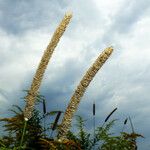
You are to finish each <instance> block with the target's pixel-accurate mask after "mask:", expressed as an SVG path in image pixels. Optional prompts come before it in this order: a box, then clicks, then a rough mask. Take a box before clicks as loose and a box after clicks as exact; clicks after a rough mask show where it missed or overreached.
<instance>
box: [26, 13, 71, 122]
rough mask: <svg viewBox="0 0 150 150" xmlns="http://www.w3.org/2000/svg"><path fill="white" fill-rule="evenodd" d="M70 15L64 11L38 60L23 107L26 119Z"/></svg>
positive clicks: (32, 107)
mask: <svg viewBox="0 0 150 150" xmlns="http://www.w3.org/2000/svg"><path fill="white" fill-rule="evenodd" d="M71 17H72V14H71V13H66V14H65V16H64V18H63V20H62V21H61V23H60V24H59V26H58V28H57V29H56V31H55V32H54V34H53V36H52V39H51V41H50V43H49V45H48V46H47V49H46V50H45V51H44V54H43V57H42V59H41V61H40V64H39V66H38V68H37V70H36V73H35V76H34V78H33V81H32V84H31V87H30V90H29V92H28V94H27V96H26V106H25V109H24V118H27V119H28V120H29V119H30V118H31V117H32V111H33V109H34V103H35V98H36V96H37V93H38V90H39V88H40V85H41V82H42V78H43V76H44V72H45V70H46V68H47V65H48V62H49V60H50V58H51V56H52V54H53V51H54V49H55V47H56V46H57V44H58V42H59V40H60V38H61V36H62V35H63V33H64V31H65V29H66V27H67V25H68V24H69V22H70V19H71Z"/></svg>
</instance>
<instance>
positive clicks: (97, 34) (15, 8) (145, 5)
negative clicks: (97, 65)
mask: <svg viewBox="0 0 150 150" xmlns="http://www.w3.org/2000/svg"><path fill="white" fill-rule="evenodd" d="M67 11H72V12H73V18H72V20H71V23H70V24H69V26H68V28H67V30H66V32H65V34H64V35H63V37H62V38H61V40H60V42H59V44H58V46H57V48H56V49H55V52H54V54H53V56H52V59H51V60H50V63H49V65H48V68H47V70H46V73H45V76H44V79H43V82H42V85H41V88H40V92H41V94H42V95H44V96H45V97H46V99H47V108H48V109H49V111H50V110H55V109H61V110H64V109H65V108H66V106H67V104H68V102H69V99H70V97H71V95H72V94H73V91H74V89H75V87H76V86H77V85H78V83H79V81H80V80H81V78H82V76H83V75H84V73H85V72H86V70H87V69H88V68H89V67H90V65H91V64H92V62H93V61H94V60H95V59H96V57H97V56H98V55H99V54H100V53H101V52H102V50H103V49H105V48H106V47H108V46H111V45H112V46H113V47H114V52H113V54H112V55H111V57H110V58H109V60H108V61H107V62H106V63H105V64H104V66H103V67H102V69H101V70H100V71H99V72H98V73H97V75H96V77H95V78H94V80H93V81H92V82H91V84H90V86H89V87H88V89H87V91H86V93H85V95H84V97H83V98H82V101H81V103H80V105H79V109H78V114H80V115H82V116H85V118H88V119H89V120H91V116H92V103H93V101H95V103H96V117H97V119H96V121H97V122H96V124H97V125H98V124H99V123H100V122H102V121H103V120H104V118H105V117H106V115H107V114H108V113H109V112H110V111H111V110H112V109H114V108H115V107H117V108H118V110H117V112H116V113H115V114H114V116H113V117H114V118H117V119H119V121H118V123H117V124H119V127H118V129H119V130H121V127H122V122H123V121H124V119H125V118H126V117H128V116H129V115H130V116H131V118H132V120H133V123H134V126H135V130H136V131H138V132H139V133H141V134H143V135H144V136H145V139H144V140H143V139H140V140H139V142H138V143H139V144H138V145H139V147H140V148H139V149H142V150H147V149H148V147H150V144H149V141H150V130H149V126H150V117H149V114H150V49H149V47H150V46H149V45H150V42H149V41H150V2H149V0H138V1H137V0H113V1H110V0H80V1H77V0H72V1H70V0H60V1H59V0H45V1H41V0H30V1H27V0H0V69H1V71H0V117H2V116H5V115H6V114H7V110H8V108H9V107H11V105H12V104H22V103H21V101H22V100H21V99H20V98H21V97H22V96H23V95H24V93H23V92H22V90H23V89H29V87H30V84H31V81H32V78H33V75H34V73H35V71H36V68H37V66H38V63H39V61H40V59H41V56H42V54H43V51H44V50H45V48H46V47H47V44H48V43H49V41H50V38H51V36H52V34H53V32H54V31H55V29H56V27H57V26H58V24H59V22H60V21H61V19H62V18H63V16H64V14H65V12H67ZM89 124H90V123H89ZM129 130H130V129H129Z"/></svg>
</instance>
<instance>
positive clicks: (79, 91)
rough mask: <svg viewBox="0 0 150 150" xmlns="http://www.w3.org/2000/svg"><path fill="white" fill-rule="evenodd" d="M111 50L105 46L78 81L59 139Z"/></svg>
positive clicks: (67, 128)
mask: <svg viewBox="0 0 150 150" xmlns="http://www.w3.org/2000/svg"><path fill="white" fill-rule="evenodd" d="M112 51H113V48H112V47H108V48H106V49H105V50H104V51H103V52H102V53H101V54H100V55H99V57H98V58H97V59H96V61H95V62H94V63H93V65H92V66H91V67H90V68H89V69H88V71H87V72H86V74H85V75H84V76H83V78H82V80H81V81H80V83H79V85H78V86H77V88H76V90H75V92H74V94H73V95H72V97H71V100H70V103H69V105H68V107H67V109H66V111H65V114H64V117H63V120H62V123H61V126H60V129H59V133H58V137H59V140H60V141H62V140H65V139H66V135H67V132H68V130H69V128H70V126H71V121H72V118H73V115H74V113H75V112H76V111H77V108H78V105H79V103H80V100H81V98H82V96H83V94H84V93H85V91H86V89H87V87H88V85H89V84H90V82H91V81H92V79H93V78H94V76H95V75H96V73H97V72H98V70H99V69H100V68H101V67H102V65H103V64H104V63H105V61H106V60H107V59H108V58H109V56H110V55H111V53H112Z"/></svg>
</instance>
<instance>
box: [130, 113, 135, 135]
mask: <svg viewBox="0 0 150 150" xmlns="http://www.w3.org/2000/svg"><path fill="white" fill-rule="evenodd" d="M129 121H130V125H131V129H132V133H135V132H134V127H133V123H132V120H131V118H130V116H129Z"/></svg>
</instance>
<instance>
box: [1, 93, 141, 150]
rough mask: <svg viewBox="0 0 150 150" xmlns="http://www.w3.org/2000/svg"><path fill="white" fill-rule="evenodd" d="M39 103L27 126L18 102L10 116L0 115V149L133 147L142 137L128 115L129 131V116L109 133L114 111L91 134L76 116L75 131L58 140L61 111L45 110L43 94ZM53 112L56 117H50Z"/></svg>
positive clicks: (123, 149) (122, 149) (102, 149)
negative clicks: (0, 128)
mask: <svg viewBox="0 0 150 150" xmlns="http://www.w3.org/2000/svg"><path fill="white" fill-rule="evenodd" d="M40 103H42V104H43V111H42V113H41V111H40V110H39V109H38V107H35V109H34V111H33V115H32V118H31V119H30V120H29V121H28V122H27V124H26V126H25V121H24V117H23V110H22V108H21V107H19V106H18V105H13V106H12V109H11V110H10V111H11V112H12V113H13V114H14V115H13V116H12V117H10V118H1V119H0V122H1V123H2V122H3V128H4V132H5V134H4V135H3V136H1V137H0V150H136V149H137V143H136V139H137V138H138V137H143V136H142V135H140V134H137V133H135V132H134V129H133V125H132V122H131V119H130V118H129V120H130V122H129V123H131V128H132V132H131V133H127V132H123V129H124V127H125V125H126V124H127V123H128V119H126V120H125V121H124V123H123V129H122V132H120V133H119V135H117V136H116V135H114V134H113V133H111V131H110V130H111V128H113V126H114V125H115V123H116V122H117V120H110V121H109V117H110V116H111V115H112V114H113V113H114V111H113V112H111V113H110V114H109V115H108V116H107V117H106V119H105V121H104V124H103V125H99V126H97V127H95V129H94V134H93V133H91V132H89V133H88V132H87V130H86V127H85V124H86V121H85V120H84V119H83V118H82V117H81V116H76V119H77V124H76V125H75V127H76V130H77V132H73V131H71V130H70V131H69V132H68V134H67V138H66V140H64V141H62V142H60V141H59V140H58V138H57V132H58V129H59V126H60V125H59V124H58V121H59V118H60V115H61V113H63V112H62V111H51V112H47V110H46V104H45V98H44V96H41V95H38V96H37V98H36V106H38V105H39V104H40ZM54 115H55V116H56V118H55V119H54V120H52V119H51V118H54V117H55V116H54ZM52 116H53V117H52ZM49 118H50V119H49ZM75 127H73V128H75ZM53 132H54V133H53Z"/></svg>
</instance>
